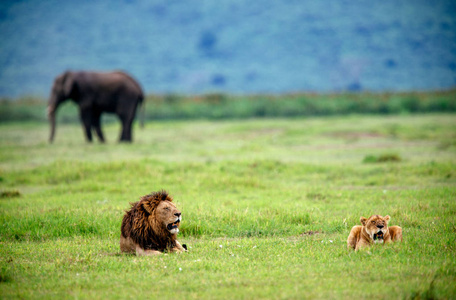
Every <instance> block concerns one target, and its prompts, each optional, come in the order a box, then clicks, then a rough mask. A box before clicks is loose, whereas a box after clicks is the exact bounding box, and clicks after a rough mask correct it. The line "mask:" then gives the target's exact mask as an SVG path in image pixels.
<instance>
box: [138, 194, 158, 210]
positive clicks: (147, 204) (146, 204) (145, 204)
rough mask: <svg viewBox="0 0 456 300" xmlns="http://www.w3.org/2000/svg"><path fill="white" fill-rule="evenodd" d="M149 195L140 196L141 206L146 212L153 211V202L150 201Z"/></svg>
mask: <svg viewBox="0 0 456 300" xmlns="http://www.w3.org/2000/svg"><path fill="white" fill-rule="evenodd" d="M151 200H152V199H151V197H150V196H149V195H147V196H144V197H142V198H141V203H140V204H141V206H142V208H143V209H144V210H145V211H146V212H147V213H148V214H152V212H153V211H154V208H155V207H154V204H155V203H154V202H153V201H151Z"/></svg>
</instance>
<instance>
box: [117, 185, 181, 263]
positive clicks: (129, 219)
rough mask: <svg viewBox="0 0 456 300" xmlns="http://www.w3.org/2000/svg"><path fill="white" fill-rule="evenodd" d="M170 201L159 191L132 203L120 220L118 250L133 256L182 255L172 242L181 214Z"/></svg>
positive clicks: (177, 246) (174, 240) (174, 238)
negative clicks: (178, 253) (173, 253)
mask: <svg viewBox="0 0 456 300" xmlns="http://www.w3.org/2000/svg"><path fill="white" fill-rule="evenodd" d="M172 201H173V199H172V198H171V197H170V196H169V195H168V193H166V192H164V191H162V192H157V193H154V194H150V195H146V196H143V197H142V198H141V200H140V201H138V202H136V203H133V204H132V205H131V208H130V210H128V211H126V213H125V215H124V217H123V220H122V226H121V234H120V250H121V251H122V252H127V253H136V254H137V255H154V254H160V253H162V252H165V251H169V252H182V251H185V249H184V248H183V247H182V246H181V244H180V243H179V242H178V241H177V240H176V237H177V233H178V232H179V225H180V220H181V213H180V211H179V210H178V209H177V208H176V206H175V205H174V204H173V203H172Z"/></svg>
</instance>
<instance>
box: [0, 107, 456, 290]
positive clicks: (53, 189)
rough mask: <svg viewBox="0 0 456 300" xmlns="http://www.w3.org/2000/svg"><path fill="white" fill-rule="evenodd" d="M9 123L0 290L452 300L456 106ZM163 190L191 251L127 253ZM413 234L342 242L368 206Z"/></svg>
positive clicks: (2, 142) (0, 210)
mask: <svg viewBox="0 0 456 300" xmlns="http://www.w3.org/2000/svg"><path fill="white" fill-rule="evenodd" d="M48 130H49V128H48V125H47V124H46V123H42V122H28V123H18V122H9V123H3V124H0V172H1V173H0V191H1V198H0V298H3V299H5V298H83V299H125V298H135V299H136V298H140V297H151V298H157V297H160V298H161V299H179V298H196V299H201V298H211V299H260V298H266V299H278V298H286V299H315V298H324V299H328V298H334V299H341V298H342V299H344V298H345V299H353V298H355V299H356V298H358V299H359V298H375V299H399V298H400V299H404V298H405V299H436V298H442V299H449V298H453V299H454V298H456V285H455V282H456V217H455V216H456V201H455V200H456V115H454V114H427V115H398V116H357V115H349V116H338V117H335V116H334V117H321V118H313V117H309V118H294V119H261V120H260V119H252V120H242V121H240V120H237V121H234V120H231V121H217V122H213V121H203V120H195V121H161V122H148V123H147V124H146V127H145V128H144V129H142V130H140V129H139V128H135V132H134V140H135V142H134V143H133V144H131V145H128V144H117V143H116V140H117V137H118V134H119V125H118V124H117V123H116V122H111V123H109V124H106V126H105V131H106V136H107V140H108V143H107V144H98V143H94V144H93V145H89V144H86V143H85V142H84V137H83V134H82V129H81V127H80V125H79V124H60V125H59V126H58V129H57V135H56V140H55V143H54V144H53V145H49V144H47V142H46V141H47V136H48ZM159 189H166V190H168V191H169V192H170V194H171V195H173V196H174V199H175V202H176V203H177V205H178V207H179V208H180V209H181V211H182V212H183V223H182V226H181V233H180V235H179V240H180V241H181V243H185V244H187V245H188V246H189V250H190V251H189V252H188V253H184V254H180V255H162V256H159V257H136V256H131V255H122V254H120V253H119V246H118V243H119V235H120V223H121V219H122V216H123V213H124V210H125V209H127V208H128V207H129V205H128V204H129V202H133V201H137V200H138V198H139V197H140V196H142V195H145V194H147V193H150V192H151V191H157V190H159ZM371 214H381V215H386V214H389V215H390V216H391V219H392V220H391V222H390V225H400V226H402V228H403V231H404V241H403V243H399V244H392V245H387V246H381V245H379V246H374V247H371V248H369V249H366V250H364V251H359V252H357V253H355V252H352V251H347V249H346V239H347V236H348V233H349V230H350V228H351V227H352V226H353V225H356V224H358V223H359V218H360V216H365V217H369V216H370V215H371Z"/></svg>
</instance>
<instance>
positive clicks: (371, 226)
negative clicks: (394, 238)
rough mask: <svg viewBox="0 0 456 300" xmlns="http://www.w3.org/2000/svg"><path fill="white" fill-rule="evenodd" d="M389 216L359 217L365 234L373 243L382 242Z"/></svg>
mask: <svg viewBox="0 0 456 300" xmlns="http://www.w3.org/2000/svg"><path fill="white" fill-rule="evenodd" d="M389 220H390V216H388V215H387V216H385V217H382V216H379V215H372V216H370V217H369V219H366V218H364V217H361V219H360V221H361V224H363V226H364V228H365V229H366V232H367V234H368V235H369V236H370V237H371V238H372V239H373V240H374V242H375V243H383V236H384V234H385V233H387V232H388V221H389Z"/></svg>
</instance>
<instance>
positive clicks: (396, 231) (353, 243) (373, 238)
mask: <svg viewBox="0 0 456 300" xmlns="http://www.w3.org/2000/svg"><path fill="white" fill-rule="evenodd" d="M389 220H390V216H385V217H382V216H379V215H373V216H371V217H370V218H369V219H366V218H364V217H361V219H360V221H361V223H362V224H363V225H355V226H353V228H352V229H351V231H350V234H349V236H348V239H347V247H348V249H354V250H359V249H360V248H363V247H367V246H370V245H372V244H376V243H383V244H386V243H389V242H392V241H393V242H394V241H402V228H401V227H399V226H391V227H388V221H389Z"/></svg>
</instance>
